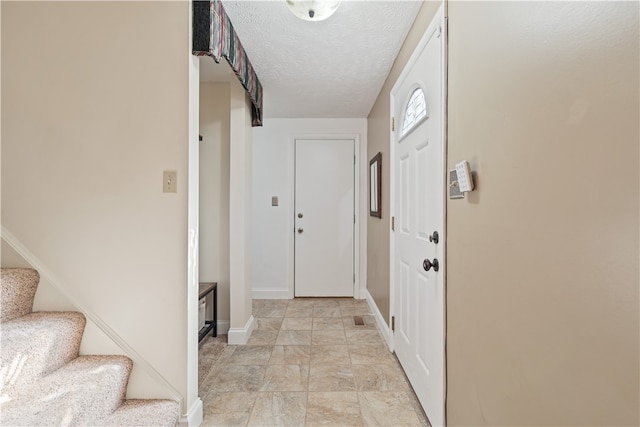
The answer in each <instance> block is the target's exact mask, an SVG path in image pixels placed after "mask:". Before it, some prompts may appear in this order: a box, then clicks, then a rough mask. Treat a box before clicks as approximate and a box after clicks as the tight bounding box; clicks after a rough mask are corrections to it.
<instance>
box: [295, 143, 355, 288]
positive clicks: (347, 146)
mask: <svg viewBox="0 0 640 427" xmlns="http://www.w3.org/2000/svg"><path fill="white" fill-rule="evenodd" d="M295 144H296V147H295V149H296V184H295V186H296V188H295V219H294V223H295V230H294V233H295V284H294V289H295V296H297V297H319V296H335V297H346V296H350V297H352V296H353V286H354V266H353V260H354V253H353V251H354V243H353V240H354V219H355V213H354V212H355V204H354V202H355V199H354V159H355V157H354V146H355V141H354V140H352V139H351V140H344V139H342V140H327V139H297V140H296V142H295Z"/></svg>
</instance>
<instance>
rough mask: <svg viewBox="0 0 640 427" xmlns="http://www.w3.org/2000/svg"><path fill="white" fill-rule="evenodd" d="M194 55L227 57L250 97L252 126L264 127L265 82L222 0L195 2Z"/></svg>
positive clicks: (216, 57)
mask: <svg viewBox="0 0 640 427" xmlns="http://www.w3.org/2000/svg"><path fill="white" fill-rule="evenodd" d="M193 54H194V55H196V56H210V57H212V58H213V59H214V60H215V61H216V62H218V63H219V62H220V60H221V59H222V58H223V57H224V58H225V59H226V60H227V62H228V63H229V65H230V66H231V69H232V70H233V72H234V73H235V74H236V76H238V80H240V83H241V84H242V86H243V87H244V88H245V90H246V91H247V93H248V94H249V99H251V106H252V107H251V119H252V124H253V126H262V85H261V84H260V80H258V76H257V75H256V72H255V71H254V69H253V66H252V65H251V62H249V58H247V53H246V52H245V50H244V48H243V47H242V43H240V39H239V38H238V35H237V34H236V32H235V30H234V29H233V25H232V24H231V21H230V20H229V17H228V16H227V13H226V12H225V11H224V7H223V6H222V2H221V1H220V0H212V1H198V0H194V1H193Z"/></svg>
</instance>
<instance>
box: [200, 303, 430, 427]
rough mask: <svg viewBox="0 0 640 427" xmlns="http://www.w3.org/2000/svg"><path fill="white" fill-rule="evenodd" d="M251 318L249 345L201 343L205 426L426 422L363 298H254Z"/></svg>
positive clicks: (215, 341)
mask: <svg viewBox="0 0 640 427" xmlns="http://www.w3.org/2000/svg"><path fill="white" fill-rule="evenodd" d="M253 315H254V317H255V318H256V328H255V330H254V332H253V334H252V335H251V337H250V338H249V342H248V343H247V345H246V346H227V345H226V344H225V342H226V336H220V337H218V338H207V339H206V340H205V341H203V343H202V344H201V346H200V396H201V397H202V399H203V402H204V422H203V425H204V426H428V425H429V424H428V421H427V419H426V417H425V416H424V414H423V412H422V409H421V408H420V406H419V404H418V401H417V399H416V397H415V394H414V393H413V391H412V389H411V387H410V386H409V385H408V383H407V381H406V378H405V376H404V373H403V372H402V370H401V368H400V365H399V364H398V362H397V359H396V358H395V357H394V356H393V354H391V353H390V352H389V351H388V348H387V346H386V344H385V343H384V342H383V340H382V338H381V336H380V333H379V332H378V329H377V327H376V325H375V320H374V317H373V315H372V314H371V313H370V309H369V306H368V305H367V303H366V301H363V300H354V299H350V298H306V299H294V300H254V301H253ZM354 315H360V316H362V317H363V319H364V321H365V325H364V326H356V325H355V324H354V321H353V316H354Z"/></svg>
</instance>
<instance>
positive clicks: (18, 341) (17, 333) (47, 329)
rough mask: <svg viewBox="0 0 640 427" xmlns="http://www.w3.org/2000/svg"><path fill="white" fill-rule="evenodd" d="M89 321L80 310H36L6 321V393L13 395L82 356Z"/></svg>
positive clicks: (1, 378) (1, 367)
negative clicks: (81, 348)
mask: <svg viewBox="0 0 640 427" xmlns="http://www.w3.org/2000/svg"><path fill="white" fill-rule="evenodd" d="M85 322H86V320H85V317H84V316H83V315H82V314H81V313H77V312H35V313H30V314H27V315H25V316H22V317H18V318H16V319H13V320H10V321H8V322H4V323H2V335H1V336H0V346H1V347H2V352H1V354H0V373H2V375H0V390H1V393H2V395H4V396H9V397H10V396H11V395H13V394H14V393H15V392H17V391H19V390H20V389H22V388H24V387H26V386H28V385H29V384H31V383H33V382H34V381H36V380H37V379H39V378H41V377H44V376H45V375H47V374H49V373H51V372H53V371H55V370H56V369H58V368H60V367H62V366H63V365H65V364H66V363H68V362H70V361H71V360H73V359H75V358H76V357H78V350H79V349H80V342H81V340H82V333H83V331H84V326H85Z"/></svg>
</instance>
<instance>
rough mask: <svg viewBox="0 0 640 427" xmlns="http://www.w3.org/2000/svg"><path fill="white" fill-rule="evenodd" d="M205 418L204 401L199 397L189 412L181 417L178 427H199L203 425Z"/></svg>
mask: <svg viewBox="0 0 640 427" xmlns="http://www.w3.org/2000/svg"><path fill="white" fill-rule="evenodd" d="M203 416H204V415H203V409H202V400H200V398H199V397H198V398H196V401H195V402H193V405H191V408H190V409H189V412H187V413H186V414H185V415H182V416H181V417H180V421H179V422H178V425H179V426H180V427H198V426H200V424H202V420H203V419H204V418H203Z"/></svg>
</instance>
